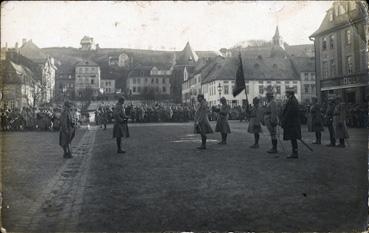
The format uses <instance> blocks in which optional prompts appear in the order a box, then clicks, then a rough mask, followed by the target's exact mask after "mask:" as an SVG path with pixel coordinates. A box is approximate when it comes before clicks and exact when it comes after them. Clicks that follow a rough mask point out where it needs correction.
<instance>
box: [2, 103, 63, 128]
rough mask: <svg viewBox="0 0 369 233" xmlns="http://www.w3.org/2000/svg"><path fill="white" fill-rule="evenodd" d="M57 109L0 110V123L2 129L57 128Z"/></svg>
mask: <svg viewBox="0 0 369 233" xmlns="http://www.w3.org/2000/svg"><path fill="white" fill-rule="evenodd" d="M58 115H60V113H58V112H57V111H52V110H50V109H41V110H38V111H35V110H32V109H30V108H22V110H20V109H18V108H14V109H4V110H1V114H0V125H1V130H2V131H25V130H41V131H47V130H52V129H54V130H59V120H58Z"/></svg>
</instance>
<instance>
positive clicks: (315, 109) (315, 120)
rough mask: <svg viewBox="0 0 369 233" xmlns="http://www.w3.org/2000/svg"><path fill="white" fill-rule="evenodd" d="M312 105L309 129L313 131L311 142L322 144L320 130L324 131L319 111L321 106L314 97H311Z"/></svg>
mask: <svg viewBox="0 0 369 233" xmlns="http://www.w3.org/2000/svg"><path fill="white" fill-rule="evenodd" d="M312 102H313V104H312V106H311V108H310V117H311V131H312V132H315V142H313V144H319V145H320V144H322V132H323V131H324V127H323V115H322V111H321V106H320V104H319V103H318V99H317V98H316V97H313V98H312Z"/></svg>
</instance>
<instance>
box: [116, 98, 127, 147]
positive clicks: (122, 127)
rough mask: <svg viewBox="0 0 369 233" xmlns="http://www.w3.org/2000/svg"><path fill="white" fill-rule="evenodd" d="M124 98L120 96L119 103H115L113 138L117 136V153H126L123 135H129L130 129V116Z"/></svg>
mask: <svg viewBox="0 0 369 233" xmlns="http://www.w3.org/2000/svg"><path fill="white" fill-rule="evenodd" d="M123 104H124V98H123V97H120V98H119V100H118V103H117V104H116V105H115V108H114V112H113V117H114V127H113V138H116V143H117V153H125V151H124V150H122V147H121V144H122V137H126V138H128V137H129V131H128V118H127V116H126V114H125V111H124V108H123Z"/></svg>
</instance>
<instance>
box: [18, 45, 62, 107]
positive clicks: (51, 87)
mask: <svg viewBox="0 0 369 233" xmlns="http://www.w3.org/2000/svg"><path fill="white" fill-rule="evenodd" d="M16 47H18V46H16ZM16 50H17V52H19V54H21V55H22V56H24V57H26V58H28V59H30V60H31V61H33V62H34V63H36V64H37V65H38V69H39V70H40V72H37V73H40V75H41V77H37V79H40V80H41V84H40V85H41V90H42V102H43V103H48V102H50V101H51V100H52V99H53V98H54V95H55V72H56V70H57V67H56V66H55V63H54V58H53V57H51V56H49V55H47V54H45V53H44V52H43V51H42V50H41V49H40V48H39V47H37V45H36V44H34V43H33V42H32V40H28V41H27V40H26V39H23V41H22V46H21V47H20V48H19V49H18V48H16Z"/></svg>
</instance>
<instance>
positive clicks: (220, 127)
mask: <svg viewBox="0 0 369 233" xmlns="http://www.w3.org/2000/svg"><path fill="white" fill-rule="evenodd" d="M286 96H287V101H286V103H285V104H284V106H283V107H282V108H279V107H278V105H277V103H276V101H275V100H274V95H273V93H271V92H268V93H267V94H266V97H267V104H266V106H265V107H264V108H262V107H261V106H260V100H259V99H258V98H254V99H253V105H252V106H251V107H250V108H249V109H248V111H247V114H248V118H249V125H248V129H247V131H248V132H249V133H251V134H253V135H254V144H253V145H251V146H250V148H253V149H257V148H259V139H260V134H261V133H262V125H263V126H266V128H267V129H268V131H269V134H270V138H271V145H272V148H271V149H270V150H268V151H267V152H268V153H271V154H275V153H278V148H277V146H278V140H279V132H278V129H279V128H278V127H279V126H281V128H282V129H283V140H288V141H290V142H291V146H292V153H291V154H290V155H289V156H288V157H287V158H298V144H297V140H302V138H301V123H300V115H299V114H300V111H299V104H298V101H297V99H296V97H295V93H294V89H292V88H288V89H287V90H286ZM197 99H198V102H199V104H198V107H197V109H196V112H195V116H194V132H195V133H196V134H200V135H201V146H199V147H198V149H200V150H205V149H206V140H207V134H211V133H213V132H214V131H213V129H212V127H211V126H210V123H209V115H208V114H209V107H208V105H207V102H206V100H205V98H204V96H203V95H201V94H200V95H198V97H197ZM329 101H330V102H329V107H328V109H327V111H326V113H323V112H322V110H321V106H320V104H319V103H318V101H317V99H313V104H312V106H311V108H310V111H309V114H310V115H309V117H308V130H309V131H310V132H315V137H316V140H315V142H314V144H321V138H322V132H323V131H324V121H326V125H327V126H328V131H329V134H330V144H329V145H327V146H336V139H339V144H338V147H345V139H346V138H348V137H349V135H348V132H347V127H346V120H345V118H346V116H345V105H344V103H342V100H341V99H340V98H331V99H330V100H329ZM220 102H221V106H220V107H219V108H218V109H216V110H215V111H216V112H217V114H218V118H217V123H216V127H215V132H219V133H220V134H221V141H220V142H219V143H218V144H221V145H225V144H227V136H228V134H229V133H231V129H230V126H229V122H228V117H229V113H230V109H231V108H230V106H229V105H228V104H227V100H226V99H225V98H224V97H222V98H221V99H220ZM123 104H124V98H123V97H120V98H119V100H118V103H117V104H116V105H115V108H114V111H113V118H114V127H113V138H115V139H116V145H117V153H125V150H123V149H122V146H121V140H122V138H125V137H129V130H128V124H127V122H128V117H127V116H126V114H125V111H124V108H123ZM60 121H61V127H60V140H59V144H60V146H61V147H62V148H63V150H64V157H65V158H71V157H72V153H71V151H70V143H71V141H72V140H73V138H74V135H75V126H74V124H73V121H72V117H71V113H70V103H69V102H66V103H65V108H64V111H63V113H62V115H61V119H60ZM280 143H281V142H280Z"/></svg>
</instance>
